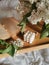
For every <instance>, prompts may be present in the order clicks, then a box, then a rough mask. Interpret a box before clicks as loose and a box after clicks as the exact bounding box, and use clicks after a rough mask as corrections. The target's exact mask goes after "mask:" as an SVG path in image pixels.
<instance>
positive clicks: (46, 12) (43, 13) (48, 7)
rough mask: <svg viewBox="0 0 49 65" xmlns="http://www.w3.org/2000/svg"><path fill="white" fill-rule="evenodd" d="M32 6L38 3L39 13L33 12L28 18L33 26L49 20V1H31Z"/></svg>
mask: <svg viewBox="0 0 49 65" xmlns="http://www.w3.org/2000/svg"><path fill="white" fill-rule="evenodd" d="M29 1H30V3H31V4H33V3H34V2H36V7H37V12H35V10H33V11H32V14H31V16H30V17H29V18H28V19H29V21H31V22H32V23H33V24H37V22H38V21H39V20H40V19H41V18H44V19H49V0H39V2H37V0H29ZM46 23H47V22H46ZM48 23H49V22H48Z"/></svg>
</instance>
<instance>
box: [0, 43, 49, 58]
mask: <svg viewBox="0 0 49 65" xmlns="http://www.w3.org/2000/svg"><path fill="white" fill-rule="evenodd" d="M46 48H49V44H45V45H40V46H34V47H30V48H25V49H21V50H18V51H17V53H16V54H23V53H28V52H32V51H37V50H41V49H46ZM5 57H9V55H8V54H0V58H5Z"/></svg>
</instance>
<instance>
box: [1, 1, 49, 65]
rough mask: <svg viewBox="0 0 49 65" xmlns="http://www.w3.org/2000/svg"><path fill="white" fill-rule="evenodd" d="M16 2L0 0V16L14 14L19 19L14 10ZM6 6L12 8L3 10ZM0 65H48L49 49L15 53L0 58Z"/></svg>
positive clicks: (17, 2)
mask: <svg viewBox="0 0 49 65" xmlns="http://www.w3.org/2000/svg"><path fill="white" fill-rule="evenodd" d="M18 4H19V1H18V0H1V1H0V18H2V17H12V16H14V17H15V18H17V19H18V18H19V20H20V19H21V18H20V15H19V13H17V12H16V11H15V10H14V9H15V8H16V6H17V5H18ZM8 7H10V8H13V10H5V9H6V8H8ZM16 16H17V17H16ZM0 65H49V49H43V50H39V51H34V52H29V53H25V54H16V55H15V56H14V57H10V56H9V57H6V58H2V59H1V58H0Z"/></svg>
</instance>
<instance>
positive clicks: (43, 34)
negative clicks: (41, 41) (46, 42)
mask: <svg viewBox="0 0 49 65" xmlns="http://www.w3.org/2000/svg"><path fill="white" fill-rule="evenodd" d="M48 36H49V30H48V29H45V30H44V31H43V32H42V33H41V38H44V37H48Z"/></svg>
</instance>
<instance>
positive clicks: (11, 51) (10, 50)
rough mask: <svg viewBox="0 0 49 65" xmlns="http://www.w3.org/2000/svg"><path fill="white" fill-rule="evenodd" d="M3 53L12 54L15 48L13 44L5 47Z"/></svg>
mask: <svg viewBox="0 0 49 65" xmlns="http://www.w3.org/2000/svg"><path fill="white" fill-rule="evenodd" d="M3 53H8V54H9V55H11V56H13V55H14V53H15V48H14V46H13V45H10V46H9V47H8V48H7V49H5V50H4V51H3Z"/></svg>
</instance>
